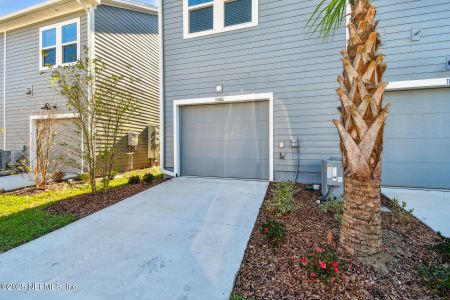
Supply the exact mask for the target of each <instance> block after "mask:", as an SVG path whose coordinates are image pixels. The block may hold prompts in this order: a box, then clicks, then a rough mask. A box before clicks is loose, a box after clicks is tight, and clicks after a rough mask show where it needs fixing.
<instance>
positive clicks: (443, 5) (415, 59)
mask: <svg viewBox="0 0 450 300" xmlns="http://www.w3.org/2000/svg"><path fill="white" fill-rule="evenodd" d="M375 4H376V5H377V8H378V13H379V18H380V27H379V28H380V33H381V34H382V39H383V41H384V45H383V48H382V50H381V51H382V52H383V53H384V54H385V55H386V62H387V63H388V69H387V72H386V80H388V81H400V80H416V79H428V78H438V77H448V76H450V72H449V71H447V69H446V56H448V55H450V35H449V32H450V18H448V16H449V15H450V1H448V0H431V1H420V0H415V1H406V0H402V1H393V0H376V1H375ZM413 28H419V29H422V32H421V39H420V41H412V40H411V29H413Z"/></svg>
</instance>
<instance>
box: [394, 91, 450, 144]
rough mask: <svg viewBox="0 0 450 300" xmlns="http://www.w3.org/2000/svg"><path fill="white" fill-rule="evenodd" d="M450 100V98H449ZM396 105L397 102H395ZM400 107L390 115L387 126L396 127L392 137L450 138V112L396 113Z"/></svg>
mask: <svg viewBox="0 0 450 300" xmlns="http://www.w3.org/2000/svg"><path fill="white" fill-rule="evenodd" d="M449 101H450V99H449ZM394 105H395V104H394ZM394 111H398V107H396V108H395V110H394V109H393V113H391V114H390V115H389V116H388V119H387V121H386V126H387V127H388V128H395V130H394V131H393V132H390V133H389V137H390V138H405V136H406V137H414V138H450V132H449V131H448V122H449V120H450V113H435V114H410V115H406V114H395V113H394Z"/></svg>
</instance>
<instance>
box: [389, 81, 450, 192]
mask: <svg viewBox="0 0 450 300" xmlns="http://www.w3.org/2000/svg"><path fill="white" fill-rule="evenodd" d="M386 101H389V102H391V103H392V108H391V113H390V115H389V116H388V120H387V122H386V126H385V131H384V154H383V155H384V157H383V175H382V183H383V184H384V185H389V186H404V187H418V188H440V189H450V155H449V154H450V89H429V90H413V91H396V92H389V93H387V96H386Z"/></svg>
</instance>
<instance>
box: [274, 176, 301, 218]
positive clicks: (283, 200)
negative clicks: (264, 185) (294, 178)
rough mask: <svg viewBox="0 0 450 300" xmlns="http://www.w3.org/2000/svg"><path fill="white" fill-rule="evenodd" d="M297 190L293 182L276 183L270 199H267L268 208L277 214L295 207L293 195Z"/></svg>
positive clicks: (290, 210) (282, 213)
mask: <svg viewBox="0 0 450 300" xmlns="http://www.w3.org/2000/svg"><path fill="white" fill-rule="evenodd" d="M296 192H297V189H296V186H295V184H294V183H293V182H282V183H278V184H277V185H276V188H275V191H274V192H273V196H272V199H270V201H269V210H271V211H274V212H276V213H277V214H278V215H286V214H289V213H291V212H293V211H294V210H295V209H296V206H295V203H294V196H295V193H296Z"/></svg>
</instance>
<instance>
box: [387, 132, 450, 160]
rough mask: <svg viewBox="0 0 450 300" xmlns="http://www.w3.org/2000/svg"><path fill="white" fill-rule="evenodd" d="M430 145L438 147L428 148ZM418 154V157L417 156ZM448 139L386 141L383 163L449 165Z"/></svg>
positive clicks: (449, 141)
mask: <svg viewBox="0 0 450 300" xmlns="http://www.w3.org/2000/svg"><path fill="white" fill-rule="evenodd" d="M430 145H439V146H438V147H430ZM418 153H420V155H418ZM449 154H450V138H448V139H386V141H385V147H384V158H383V159H384V160H385V162H402V163H404V162H407V163H434V162H437V161H439V162H443V163H450V155H449Z"/></svg>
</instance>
